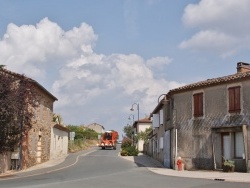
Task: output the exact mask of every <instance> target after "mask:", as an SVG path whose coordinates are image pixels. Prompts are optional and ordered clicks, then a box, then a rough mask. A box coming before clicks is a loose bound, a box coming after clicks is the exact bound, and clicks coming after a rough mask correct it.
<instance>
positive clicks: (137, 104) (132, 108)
mask: <svg viewBox="0 0 250 188" xmlns="http://www.w3.org/2000/svg"><path fill="white" fill-rule="evenodd" d="M134 105H136V106H137V111H138V122H137V123H139V109H140V108H139V103H134V104H132V107H131V109H130V110H131V111H134Z"/></svg>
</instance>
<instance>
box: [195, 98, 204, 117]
mask: <svg viewBox="0 0 250 188" xmlns="http://www.w3.org/2000/svg"><path fill="white" fill-rule="evenodd" d="M193 101H194V117H200V116H203V93H196V94H194V95H193Z"/></svg>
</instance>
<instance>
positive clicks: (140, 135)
mask: <svg viewBox="0 0 250 188" xmlns="http://www.w3.org/2000/svg"><path fill="white" fill-rule="evenodd" d="M151 131H152V127H149V128H146V130H145V131H141V132H139V133H138V134H137V138H138V139H139V140H144V142H147V140H148V134H149V133H150V132H151Z"/></svg>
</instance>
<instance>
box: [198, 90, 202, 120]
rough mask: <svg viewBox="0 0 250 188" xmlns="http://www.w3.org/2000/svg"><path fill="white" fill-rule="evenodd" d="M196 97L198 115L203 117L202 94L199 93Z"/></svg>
mask: <svg viewBox="0 0 250 188" xmlns="http://www.w3.org/2000/svg"><path fill="white" fill-rule="evenodd" d="M198 97H199V115H200V116H203V93H200V94H199V95H198Z"/></svg>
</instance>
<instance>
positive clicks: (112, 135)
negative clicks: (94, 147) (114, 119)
mask: <svg viewBox="0 0 250 188" xmlns="http://www.w3.org/2000/svg"><path fill="white" fill-rule="evenodd" d="M117 139H118V132H117V131H105V132H104V133H103V134H102V136H101V139H100V142H99V147H101V148H102V149H116V144H117Z"/></svg>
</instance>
